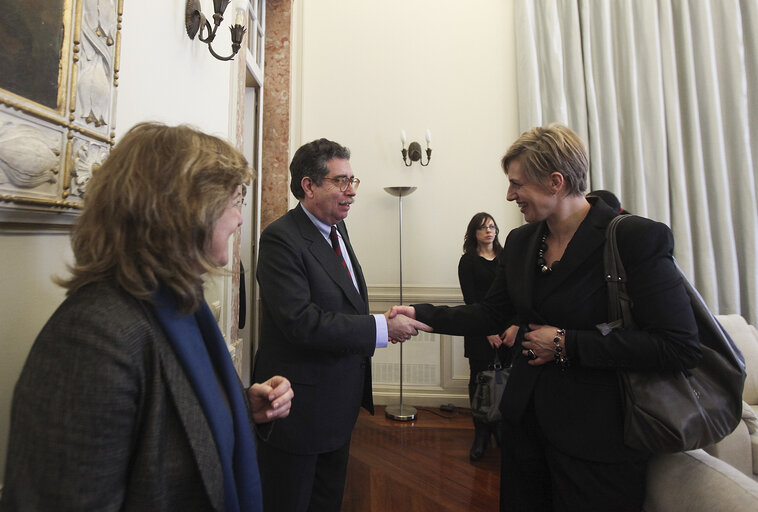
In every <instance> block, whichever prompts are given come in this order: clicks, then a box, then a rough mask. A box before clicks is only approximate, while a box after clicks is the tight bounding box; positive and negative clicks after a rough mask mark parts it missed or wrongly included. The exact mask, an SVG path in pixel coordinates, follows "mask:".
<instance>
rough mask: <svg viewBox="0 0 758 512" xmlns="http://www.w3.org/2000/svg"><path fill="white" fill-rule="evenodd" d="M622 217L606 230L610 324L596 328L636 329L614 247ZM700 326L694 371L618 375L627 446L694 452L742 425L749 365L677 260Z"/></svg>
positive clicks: (621, 373) (648, 450) (615, 247)
mask: <svg viewBox="0 0 758 512" xmlns="http://www.w3.org/2000/svg"><path fill="white" fill-rule="evenodd" d="M627 217H631V215H619V216H618V217H615V218H614V219H613V220H612V221H611V223H610V224H609V225H608V230H607V233H606V244H605V252H604V264H605V275H606V281H607V283H608V314H609V317H610V321H609V322H608V323H607V324H601V325H598V329H600V331H601V332H602V333H603V334H604V335H605V334H607V333H608V332H610V331H611V330H612V329H617V328H620V329H634V328H635V325H634V322H633V320H632V309H633V304H632V302H631V300H630V298H629V295H628V294H627V290H626V274H625V272H624V266H623V264H622V262H621V257H620V255H619V252H618V246H617V244H616V228H617V226H618V224H619V222H621V221H622V220H623V219H624V218H627ZM674 264H675V265H676V268H677V270H678V271H679V273H680V274H681V277H682V281H683V282H684V286H685V288H686V290H687V294H688V295H689V297H690V302H691V304H692V310H693V312H694V314H695V320H696V322H697V328H698V337H699V339H700V349H701V350H702V353H703V358H702V360H701V361H700V363H699V364H698V366H697V367H696V368H693V369H691V370H687V371H681V372H676V373H673V372H670V373H661V372H634V371H629V370H619V380H620V384H621V390H622V393H623V395H624V396H623V400H624V404H623V407H624V442H625V443H626V444H627V445H628V446H630V447H632V448H635V449H638V450H643V451H647V452H650V453H673V452H679V451H685V450H694V449H697V448H702V447H706V446H709V445H712V444H714V443H717V442H718V441H720V440H721V439H723V438H724V437H726V436H727V435H728V434H729V433H731V432H732V431H733V430H734V429H735V428H736V427H737V425H738V424H739V421H740V418H741V417H742V388H743V386H744V383H745V360H744V358H743V356H742V353H741V352H740V350H739V348H737V346H736V345H735V343H734V341H733V340H732V338H731V337H730V336H729V334H728V333H727V332H726V330H725V329H724V328H723V326H722V325H721V324H720V323H719V322H718V320H716V318H715V317H714V315H713V313H711V311H710V310H709V309H708V306H706V304H705V302H704V301H703V298H702V297H701V296H700V294H699V293H698V292H697V290H696V289H695V288H694V287H693V286H692V284H691V283H690V282H689V281H688V280H687V278H686V277H685V276H684V274H683V273H682V271H681V269H680V268H679V266H678V265H677V264H676V260H674Z"/></svg>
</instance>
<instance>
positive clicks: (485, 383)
mask: <svg viewBox="0 0 758 512" xmlns="http://www.w3.org/2000/svg"><path fill="white" fill-rule="evenodd" d="M490 368H491V369H489V370H484V371H481V372H479V373H477V374H476V390H475V391H474V398H473V399H472V400H471V415H472V416H473V417H474V419H477V420H479V421H481V422H484V423H494V422H496V421H500V400H501V399H502V398H503V391H504V390H505V385H506V383H507V382H508V375H510V373H511V368H510V366H508V367H506V368H503V365H502V364H501V363H500V357H498V353H497V349H495V359H494V361H493V362H492V364H491V365H490Z"/></svg>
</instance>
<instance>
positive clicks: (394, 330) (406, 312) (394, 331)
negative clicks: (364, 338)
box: [384, 306, 434, 343]
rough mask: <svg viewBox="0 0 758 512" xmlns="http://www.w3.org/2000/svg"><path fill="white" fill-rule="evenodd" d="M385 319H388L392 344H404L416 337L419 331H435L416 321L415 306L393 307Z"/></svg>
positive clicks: (388, 331)
mask: <svg viewBox="0 0 758 512" xmlns="http://www.w3.org/2000/svg"><path fill="white" fill-rule="evenodd" d="M384 317H385V318H386V319H387V333H388V338H389V341H391V342H392V343H397V342H401V343H402V342H403V341H405V340H409V339H411V337H412V336H416V335H417V334H418V332H419V331H426V332H432V331H433V330H434V329H432V328H431V327H429V326H428V325H426V324H425V323H423V322H419V321H418V320H416V308H414V307H413V306H392V307H391V308H390V309H389V310H388V311H387V312H386V313H384Z"/></svg>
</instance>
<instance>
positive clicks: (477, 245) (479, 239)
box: [458, 212, 511, 461]
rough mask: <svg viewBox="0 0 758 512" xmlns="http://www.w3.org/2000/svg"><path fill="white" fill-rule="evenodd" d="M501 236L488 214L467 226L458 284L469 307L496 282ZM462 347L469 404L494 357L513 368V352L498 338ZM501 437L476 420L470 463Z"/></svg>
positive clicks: (476, 339) (468, 341) (471, 339)
mask: <svg viewBox="0 0 758 512" xmlns="http://www.w3.org/2000/svg"><path fill="white" fill-rule="evenodd" d="M499 233H500V230H499V228H498V227H497V224H496V223H495V220H494V219H493V218H492V215H490V214H488V213H486V212H480V213H477V214H476V215H474V216H473V217H472V218H471V221H469V223H468V227H467V228H466V235H465V236H464V237H463V256H461V259H460V261H459V262H458V281H459V282H460V285H461V292H462V293H463V300H464V302H465V303H466V304H476V303H477V302H480V301H481V300H482V299H484V296H485V295H486V294H487V290H488V289H489V287H490V285H491V284H492V280H493V279H494V278H495V269H496V268H497V262H496V259H497V257H498V256H499V255H500V251H502V250H503V247H502V246H501V245H500V241H499V240H498V238H497V237H498V234H499ZM463 346H464V355H465V356H466V357H467V358H468V364H469V371H470V375H469V382H468V395H469V400H473V399H474V391H475V390H476V376H477V374H478V373H479V372H481V371H483V370H487V369H488V367H489V365H491V364H492V362H493V361H494V359H495V356H497V357H498V359H499V360H500V362H501V363H502V364H503V366H507V365H508V364H510V362H511V349H510V348H509V347H508V346H505V345H504V344H503V340H502V338H501V337H500V335H499V334H492V335H489V336H465V337H464V345H463ZM499 433H500V428H499V424H497V423H494V424H487V423H484V422H482V421H479V420H477V419H476V418H474V443H473V444H472V445H471V451H470V452H469V457H470V459H471V460H473V461H476V460H479V459H481V458H482V457H483V456H484V451H485V450H486V449H487V445H488V444H489V439H490V434H495V438H496V439H499V438H500V436H499Z"/></svg>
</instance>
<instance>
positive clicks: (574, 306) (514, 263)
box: [416, 201, 700, 462]
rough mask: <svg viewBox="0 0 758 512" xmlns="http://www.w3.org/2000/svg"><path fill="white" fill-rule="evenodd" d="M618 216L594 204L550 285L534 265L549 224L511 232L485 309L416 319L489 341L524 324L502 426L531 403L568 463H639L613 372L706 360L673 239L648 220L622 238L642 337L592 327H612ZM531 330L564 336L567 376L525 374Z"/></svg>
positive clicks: (433, 310)
mask: <svg viewBox="0 0 758 512" xmlns="http://www.w3.org/2000/svg"><path fill="white" fill-rule="evenodd" d="M615 215H616V214H615V213H614V212H613V211H612V210H611V209H610V208H609V207H608V206H607V205H605V203H603V202H602V201H593V205H592V208H591V209H590V212H589V213H588V215H587V217H586V218H585V219H584V221H583V222H582V223H581V225H580V226H579V228H578V229H577V231H576V233H575V234H574V237H573V238H572V240H571V241H570V242H569V245H568V247H567V248H566V251H565V252H564V255H563V258H562V259H561V261H560V263H559V264H558V265H557V266H555V268H554V271H553V272H552V273H551V274H550V275H549V276H548V277H541V276H538V271H537V263H536V260H537V249H538V244H539V242H540V237H541V234H542V232H543V229H544V223H542V222H537V223H532V224H527V225H524V226H521V227H519V228H517V229H514V230H513V231H511V233H510V234H509V235H508V238H507V240H506V242H505V246H504V250H503V253H502V255H501V258H500V264H499V267H498V272H497V276H496V277H495V281H494V283H493V286H492V287H491V288H490V291H489V293H488V295H487V297H486V298H485V299H484V301H483V302H482V303H479V304H475V305H471V306H458V307H455V308H448V307H444V306H442V307H435V306H431V305H428V304H424V305H417V306H416V316H417V318H418V319H419V320H421V321H422V322H426V323H428V324H430V325H431V326H432V327H434V329H435V331H436V332H441V333H449V334H457V335H464V334H488V333H491V332H502V330H503V329H505V328H506V327H507V326H508V325H510V323H512V322H516V323H518V324H519V325H520V326H521V330H520V332H519V336H518V337H517V339H516V346H515V352H514V361H513V371H512V373H511V376H510V379H509V381H508V385H507V387H506V390H505V393H504V395H503V400H502V402H501V409H502V411H503V416H504V418H505V419H507V420H509V421H512V422H518V421H519V420H520V418H521V416H522V414H523V412H524V410H525V408H526V407H527V405H528V404H529V402H530V400H533V401H534V409H535V413H536V415H537V419H538V421H539V423H540V426H541V428H542V429H543V431H544V432H545V434H546V436H547V437H548V440H549V442H551V443H552V444H553V445H555V446H556V447H557V448H558V449H560V450H562V451H564V452H566V453H568V454H569V455H572V456H576V457H580V458H585V459H591V460H597V461H606V462H612V461H617V460H621V459H625V458H628V457H635V456H637V455H639V454H636V453H635V452H633V451H632V450H631V449H629V448H627V447H626V446H625V445H624V444H623V423H622V408H621V393H620V389H619V385H618V381H617V376H616V370H617V369H618V368H632V369H636V370H658V371H660V370H667V369H681V368H685V367H693V366H694V365H695V364H696V363H697V361H698V359H699V357H700V350H699V347H698V340H697V326H696V324H695V319H694V316H693V313H692V308H691V306H690V301H689V298H688V296H687V293H686V291H685V289H684V286H683V284H682V279H681V276H680V274H679V272H678V270H677V269H676V268H675V266H674V263H673V259H672V252H673V236H672V234H671V231H670V229H669V228H668V227H667V226H666V225H664V224H662V223H659V222H654V221H652V220H649V219H644V218H641V217H633V220H632V219H629V220H628V221H627V222H624V223H622V224H620V225H619V229H618V233H617V237H618V245H619V251H620V254H621V257H622V261H623V263H624V267H625V269H626V272H627V275H628V281H629V282H628V291H629V294H630V295H631V298H632V300H633V301H634V310H633V315H634V320H635V322H636V324H637V325H638V326H639V327H638V330H633V331H631V330H630V331H626V330H622V331H614V332H612V333H611V334H609V335H608V336H605V337H604V336H603V335H602V334H601V333H600V332H599V330H598V329H597V328H596V327H595V326H596V325H597V324H600V323H603V322H606V321H607V320H608V318H607V314H608V313H607V310H608V296H607V289H606V283H605V280H604V269H603V248H604V245H605V230H606V226H607V225H608V223H609V222H610V220H611V218H613V217H614V216H615ZM538 280H544V281H540V282H538ZM529 323H534V324H542V325H553V326H556V327H560V328H565V329H566V331H567V333H566V347H567V354H568V356H569V360H570V366H569V368H568V369H567V370H565V371H564V370H561V369H560V368H559V367H558V366H557V365H556V364H554V363H547V364H545V365H541V366H531V365H529V364H527V359H526V358H525V357H523V356H522V355H521V348H520V345H521V341H522V337H523V332H524V330H525V329H526V328H527V327H526V326H527V325H528V324H529Z"/></svg>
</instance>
